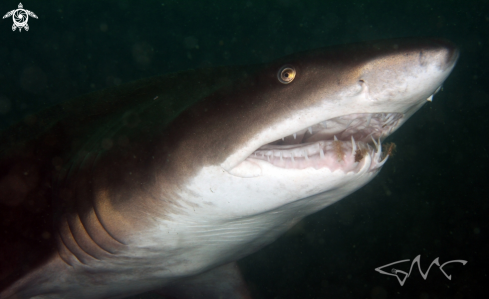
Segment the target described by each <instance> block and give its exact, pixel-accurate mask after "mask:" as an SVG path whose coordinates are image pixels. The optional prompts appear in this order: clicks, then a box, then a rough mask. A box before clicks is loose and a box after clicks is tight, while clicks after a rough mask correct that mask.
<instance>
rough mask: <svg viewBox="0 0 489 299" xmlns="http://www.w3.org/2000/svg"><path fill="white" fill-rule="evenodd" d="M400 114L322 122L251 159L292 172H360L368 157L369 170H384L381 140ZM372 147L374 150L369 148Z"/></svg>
mask: <svg viewBox="0 0 489 299" xmlns="http://www.w3.org/2000/svg"><path fill="white" fill-rule="evenodd" d="M402 117H403V114H401V113H355V114H349V115H344V116H340V117H336V118H332V119H328V120H325V121H322V122H320V123H318V124H315V125H313V126H310V127H308V128H307V129H302V130H300V131H298V132H296V133H293V134H291V135H289V136H286V137H283V138H282V139H279V140H276V141H274V142H271V143H268V144H266V145H263V146H261V147H260V148H258V149H257V150H256V151H254V153H253V154H252V155H250V157H249V158H248V159H250V160H252V159H259V160H264V161H268V162H269V163H271V164H272V165H274V166H276V167H281V168H289V169H304V168H308V167H312V168H316V169H319V168H328V169H330V170H331V171H335V170H338V169H341V170H342V171H344V172H349V171H359V169H361V164H362V163H361V162H362V161H363V160H364V158H365V157H366V156H367V155H369V157H370V159H369V163H370V165H369V170H371V171H372V170H375V169H377V168H379V167H381V166H382V165H383V164H384V163H385V161H386V160H387V156H388V154H389V153H388V152H389V150H390V149H387V152H385V153H384V154H383V153H382V144H381V140H382V139H384V138H385V137H387V136H388V135H389V134H390V133H391V132H393V131H394V130H395V129H396V128H397V126H398V125H399V122H400V120H401V119H402ZM370 145H372V146H370Z"/></svg>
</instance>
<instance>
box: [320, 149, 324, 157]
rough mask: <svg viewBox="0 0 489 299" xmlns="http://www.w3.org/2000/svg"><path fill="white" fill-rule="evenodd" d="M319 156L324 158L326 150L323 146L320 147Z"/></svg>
mask: <svg viewBox="0 0 489 299" xmlns="http://www.w3.org/2000/svg"><path fill="white" fill-rule="evenodd" d="M319 156H320V157H321V159H323V158H324V151H323V148H322V147H320V148H319Z"/></svg>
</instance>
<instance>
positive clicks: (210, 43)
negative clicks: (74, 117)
mask: <svg viewBox="0 0 489 299" xmlns="http://www.w3.org/2000/svg"><path fill="white" fill-rule="evenodd" d="M17 5H18V2H16V1H10V0H8V1H7V0H4V1H1V3H0V13H1V15H3V14H4V13H6V12H8V11H10V10H12V9H16V8H17ZM23 5H24V8H25V9H28V10H31V11H33V12H34V13H36V14H37V15H38V16H39V19H33V18H30V19H29V26H30V30H29V31H28V32H25V31H24V30H23V31H22V32H21V33H19V32H18V31H15V32H12V30H11V26H12V20H11V18H8V19H4V20H0V127H5V126H7V125H8V124H10V123H12V122H13V121H15V120H18V119H21V118H22V117H24V116H25V115H27V114H28V113H30V112H32V111H35V110H38V109H40V108H42V107H46V106H49V105H52V104H54V103H58V102H61V101H64V100H67V99H70V98H72V97H74V96H78V95H81V94H84V93H87V92H90V91H94V90H99V89H103V88H106V87H109V86H116V85H120V84H122V83H125V82H129V81H132V80H135V79H140V78H144V77H149V76H154V75H158V74H163V73H167V72H172V71H177V70H183V69H188V68H196V67H202V66H213V65H225V64H243V63H257V62H265V61H269V60H271V59H274V58H277V57H280V56H283V55H286V54H289V53H292V52H296V51H300V50H306V49H312V48H317V47H323V46H328V45H333V44H342V43H349V42H357V41H364V40H372V39H380V38H394V37H404V36H414V37H418V36H440V37H445V38H448V39H450V40H452V41H453V42H455V43H456V44H458V45H459V46H460V49H461V56H460V60H459V62H458V65H457V67H456V68H455V69H454V71H453V73H452V75H451V76H450V77H449V78H448V80H447V81H446V83H445V85H444V91H443V92H441V93H439V94H437V95H436V96H435V98H434V102H433V103H428V104H426V105H425V106H424V107H423V108H422V109H421V110H420V111H419V112H417V113H416V114H415V115H414V116H413V117H412V118H411V119H410V120H409V121H408V122H407V123H406V124H405V125H404V126H403V127H401V128H400V129H399V130H398V131H397V132H396V133H395V134H394V135H393V136H392V137H390V138H389V139H390V141H394V142H395V143H396V144H397V149H398V150H397V155H396V156H395V157H393V158H392V159H390V161H388V163H387V164H386V165H385V166H384V169H383V170H382V171H381V172H380V174H379V175H378V176H377V177H376V178H375V179H374V180H373V181H372V182H371V183H370V184H368V185H367V186H366V187H364V188H362V189H361V190H359V191H357V192H356V193H354V194H353V195H351V196H349V197H347V198H345V199H343V200H341V201H340V202H338V203H337V204H335V205H333V206H331V207H329V208H327V209H325V210H323V211H321V212H319V213H316V214H314V215H312V216H310V217H308V218H306V219H305V220H303V221H302V222H300V223H299V224H298V225H297V226H296V227H295V228H293V229H292V230H291V231H290V232H288V233H287V234H286V235H284V236H283V237H281V238H280V239H279V240H278V241H277V242H275V243H273V244H272V245H270V246H268V247H266V248H265V249H263V250H261V251H260V252H258V253H256V254H254V255H252V256H250V257H247V258H245V259H244V260H242V261H240V266H241V268H242V271H243V274H244V276H245V279H246V281H247V282H248V284H249V286H250V289H251V291H252V294H253V296H254V298H375V299H382V298H419V299H434V298H489V297H487V295H488V294H489V291H488V290H487V287H486V286H485V285H486V284H487V283H489V277H488V273H489V271H488V267H489V238H488V234H489V221H488V212H489V203H488V199H489V192H488V191H489V186H488V184H489V180H488V174H487V173H488V170H489V152H488V151H489V144H488V136H489V134H488V131H489V126H488V124H489V113H488V112H489V81H488V76H487V75H488V70H489V54H488V52H489V3H488V1H450V0H436V1H380V0H372V1H325V0H321V1H305V0H302V1H295V0H276V1H265V0H260V1H258V0H254V1H231V0H227V1H196V0H192V1H190V0H187V1H167V0H165V1H47V0H44V1H25V2H23ZM417 255H421V264H422V268H423V271H426V269H427V268H428V266H429V265H430V263H431V262H432V261H433V260H434V259H435V258H437V257H439V259H440V263H444V262H446V261H449V260H454V259H462V260H467V261H468V263H467V264H466V265H465V266H462V264H452V266H451V267H450V266H446V267H445V268H444V269H445V270H446V271H447V273H448V274H451V275H452V280H448V279H447V278H446V277H445V276H443V274H442V273H441V272H440V271H439V270H438V269H437V267H436V266H435V267H433V268H432V269H431V271H430V273H429V276H428V278H427V279H426V280H423V278H422V277H421V275H420V274H419V272H418V271H417V269H414V270H413V272H412V273H413V274H412V276H411V277H410V278H408V279H407V282H406V284H405V285H404V286H400V285H399V283H398V282H397V281H396V280H395V279H394V278H393V277H389V276H385V275H381V274H379V273H377V272H375V271H374V268H376V267H379V266H382V265H385V264H388V263H391V262H395V261H398V260H401V259H411V260H412V259H414V258H415V257H416V256H417ZM398 268H400V269H403V270H406V269H408V264H403V265H402V266H399V267H398ZM135 298H141V299H143V298H157V297H156V296H154V295H142V296H137V297H135Z"/></svg>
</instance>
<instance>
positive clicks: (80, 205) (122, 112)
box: [0, 67, 252, 290]
mask: <svg viewBox="0 0 489 299" xmlns="http://www.w3.org/2000/svg"><path fill="white" fill-rule="evenodd" d="M249 71H252V70H251V68H236V67H227V68H224V67H222V68H213V69H201V70H190V71H186V72H181V73H176V74H171V75H164V76H160V77H154V78H150V79H144V80H140V81H136V82H132V83H129V84H126V85H124V86H122V87H117V88H112V89H108V90H104V91H100V92H94V93H92V94H89V95H87V96H83V97H79V98H75V99H73V100H71V101H67V102H64V103H60V104H58V105H56V106H54V107H51V108H48V109H46V110H43V111H40V112H39V113H37V114H34V115H30V116H28V117H26V118H25V119H24V120H22V121H21V122H19V123H18V124H16V125H14V126H12V127H10V128H8V129H7V130H5V131H4V132H2V133H1V134H0V224H1V230H0V290H2V289H4V288H5V287H7V286H8V285H10V284H11V283H12V282H13V281H15V280H16V279H18V278H19V277H20V276H22V275H23V274H24V273H26V272H28V271H29V270H31V269H33V268H34V267H35V266H37V265H39V264H40V263H42V262H43V261H44V260H46V259H47V258H48V257H49V256H51V255H52V254H53V252H56V251H58V250H59V251H60V253H61V257H62V258H63V257H64V258H65V259H66V260H65V262H67V263H69V262H70V261H69V260H70V258H69V257H66V256H63V252H66V251H65V250H66V248H64V247H63V246H61V247H60V244H66V247H67V248H70V249H71V250H73V253H74V254H75V255H76V256H77V257H78V258H79V260H80V261H81V262H83V260H86V258H87V255H91V256H92V257H95V258H103V257H106V256H107V255H110V254H114V253H116V252H117V250H119V249H120V248H121V247H123V246H124V238H125V231H127V229H128V227H137V226H138V225H139V226H141V225H142V223H144V221H142V219H145V218H144V217H143V218H137V219H136V220H137V221H135V218H134V216H136V217H137V214H133V213H129V214H130V215H132V216H130V217H127V218H125V217H126V216H127V215H123V214H124V212H121V213H122V214H117V213H111V212H112V210H111V209H112V208H111V207H110V206H107V205H104V203H105V201H104V199H107V198H108V196H109V194H104V192H100V195H98V196H96V198H99V199H100V200H99V208H100V209H101V210H100V213H101V215H100V214H98V215H97V214H96V213H95V212H94V205H93V202H90V201H87V200H86V199H90V198H93V197H92V196H90V194H92V193H93V192H96V191H95V189H96V187H93V188H91V187H90V186H92V184H94V185H98V186H104V183H105V182H101V181H99V182H94V181H91V179H90V178H92V177H93V176H94V174H93V173H92V167H93V163H97V162H100V161H98V160H96V158H98V159H101V158H102V161H103V162H104V161H105V162H104V164H105V165H109V164H111V163H110V162H109V161H108V160H107V159H106V158H104V157H110V156H111V155H113V156H114V158H113V159H112V161H116V162H115V164H113V165H111V166H110V167H109V169H111V174H110V175H109V177H110V176H112V177H111V179H113V181H116V180H119V179H121V180H126V181H127V184H126V185H123V186H119V185H118V186H116V189H117V190H120V191H121V193H123V191H124V190H121V187H122V188H127V189H130V188H133V185H134V184H136V185H137V184H138V182H139V181H140V180H142V179H143V178H142V177H138V178H136V176H137V175H139V174H137V172H136V171H135V172H134V176H133V177H129V178H127V177H123V175H121V177H117V178H116V177H114V176H113V175H114V174H115V175H118V174H121V173H123V172H124V173H126V172H125V171H123V170H120V171H118V170H117V169H115V168H113V166H114V165H120V167H122V168H124V169H129V168H132V167H134V168H136V167H139V166H140V165H139V164H141V163H148V160H147V157H148V155H149V154H150V153H148V152H147V148H148V147H147V144H148V143H151V142H153V140H152V137H151V136H152V134H154V132H155V131H156V130H163V129H164V128H165V126H166V125H167V124H168V123H169V122H171V121H172V119H173V118H175V117H176V116H177V115H178V114H179V113H180V112H181V111H183V110H184V109H185V108H187V107H188V106H189V105H192V104H193V103H194V102H196V101H199V100H201V99H202V98H204V97H206V96H207V95H209V94H211V93H213V92H215V91H216V90H218V89H221V88H224V87H226V86H227V85H229V84H231V83H232V82H233V80H235V79H236V78H239V77H241V76H247V75H248V72H249ZM148 118H151V120H149V121H148ZM149 148H151V147H149ZM136 155H138V157H136ZM144 157H146V158H144ZM106 171H108V170H107V169H106V168H104V167H99V168H98V172H99V174H100V176H102V177H103V173H104V172H106ZM144 180H146V178H144ZM150 181H151V180H150ZM146 182H148V181H146ZM109 184H110V183H109ZM140 188H143V189H144V186H141V187H140ZM107 189H110V188H104V190H107ZM112 200H116V201H117V200H118V199H112ZM120 200H122V199H120ZM104 209H106V210H104ZM121 209H122V208H121ZM131 209H132V208H131ZM122 210H123V209H122ZM73 211H74V212H75V213H70V212H73ZM67 212H68V213H67ZM63 214H64V216H62V215H63ZM66 215H69V216H68V217H69V218H70V219H69V221H68V220H67V216H66ZM107 215H118V216H111V217H120V221H119V222H117V221H118V220H116V219H111V218H107V217H106V216H107ZM100 216H102V218H99V217H100ZM131 217H132V218H131ZM101 221H102V222H101ZM114 221H115V222H114ZM68 222H69V223H70V225H71V226H68V225H67V224H68ZM82 222H83V224H84V225H81V223H82ZM104 222H106V223H117V224H116V225H114V227H110V224H106V225H109V227H110V228H109V229H108V230H107V228H108V227H106V226H105V227H104ZM57 225H59V227H60V228H59V231H58V229H54V227H55V226H57ZM101 228H103V229H101ZM66 230H71V231H72V233H73V234H74V235H78V236H80V237H79V240H78V242H80V244H79V246H80V247H82V248H83V249H84V250H85V251H86V252H85V251H83V250H79V249H77V246H74V245H73V243H72V242H73V240H69V238H68V239H67V237H64V239H61V238H60V234H59V233H60V232H63V231H65V232H66ZM61 235H63V234H61ZM68 235H70V234H69V233H67V234H65V236H68ZM107 236H109V237H107ZM60 241H61V242H60ZM70 242H71V243H70Z"/></svg>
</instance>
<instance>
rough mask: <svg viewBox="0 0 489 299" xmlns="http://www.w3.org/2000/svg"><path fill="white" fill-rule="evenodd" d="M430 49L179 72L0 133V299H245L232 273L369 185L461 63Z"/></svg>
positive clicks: (406, 47) (336, 53)
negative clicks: (405, 127) (387, 143)
mask: <svg viewBox="0 0 489 299" xmlns="http://www.w3.org/2000/svg"><path fill="white" fill-rule="evenodd" d="M458 55H459V54H458V50H457V49H456V47H455V46H454V45H453V44H451V43H450V42H448V41H445V40H442V39H397V40H384V41H376V42H369V43H361V44H353V45H346V46H338V47H331V48H325V49H318V50H313V51H308V52H303V53H298V54H294V55H291V56H287V57H284V58H281V59H278V60H276V61H274V62H271V63H269V64H265V65H255V66H249V67H229V68H214V69H203V70H194V71H187V72H182V73H177V74H172V75H166V76H162V77H157V78H152V79H146V80H142V81H138V82H135V83H130V84H127V85H125V86H123V87H119V88H116V89H111V90H108V91H102V92H97V93H94V94H91V95H88V96H85V97H83V98H80V99H75V100H73V101H70V102H67V103H62V104H59V105H57V106H55V107H53V108H51V109H48V110H45V111H42V112H40V113H39V114H36V115H34V116H32V117H29V118H27V119H26V120H25V121H24V122H22V123H20V124H18V125H16V126H13V127H12V128H10V129H9V130H8V131H6V132H4V133H3V135H1V137H0V141H1V148H0V154H1V157H0V169H1V171H0V207H1V209H0V210H1V211H0V216H1V217H2V219H4V221H3V222H2V231H1V233H2V235H1V237H2V238H1V239H0V242H1V243H0V269H1V270H0V279H1V281H2V282H1V283H0V290H1V292H0V299H13V298H21V299H23V298H36V299H37V298H72V299H76V298H91V299H97V298H125V297H127V296H130V295H135V294H139V293H143V292H147V291H152V290H158V291H159V292H160V293H162V294H165V295H167V296H170V297H172V298H173V297H174V298H219V297H223V298H249V294H248V292H247V291H246V288H245V286H244V284H243V282H242V281H241V279H240V276H239V271H238V270H237V268H236V266H235V265H234V264H233V262H234V261H236V260H238V259H240V258H242V257H244V256H246V255H249V254H251V253H253V252H255V251H257V250H259V249H260V248H262V247H263V246H266V245H267V244H269V243H271V242H273V241H274V240H275V239H276V238H277V237H278V236H280V235H281V234H282V233H284V232H285V231H286V230H287V229H288V228H290V227H291V226H293V225H294V224H295V223H297V222H298V221H299V220H300V219H302V218H303V217H305V216H307V215H309V214H311V213H314V212H316V211H318V210H321V209H323V208H324V207H326V206H328V205H330V204H332V203H334V202H336V201H338V200H339V199H341V198H343V197H345V196H346V195H348V194H350V193H352V192H354V191H355V190H357V189H358V188H360V187H362V186H363V185H365V184H366V183H368V182H369V181H370V180H371V179H372V178H373V177H374V176H375V175H376V173H378V171H379V170H380V168H381V167H382V165H383V164H384V163H385V161H386V160H387V157H388V155H386V153H382V146H381V142H382V140H383V139H384V138H385V137H387V136H388V135H390V134H391V133H392V132H394V131H395V130H396V129H397V128H398V127H399V126H401V125H402V124H403V123H404V122H405V121H406V120H407V119H408V118H409V117H410V116H411V115H412V114H413V113H414V112H415V111H417V110H418V109H419V108H420V107H421V106H422V105H423V104H424V103H425V102H426V100H427V99H431V98H432V95H433V94H434V93H435V92H436V91H437V90H438V89H439V88H440V86H441V85H442V83H443V81H444V80H445V79H446V78H447V76H448V75H449V74H450V72H451V70H452V69H453V67H454V65H455V63H456V60H457V58H458Z"/></svg>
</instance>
